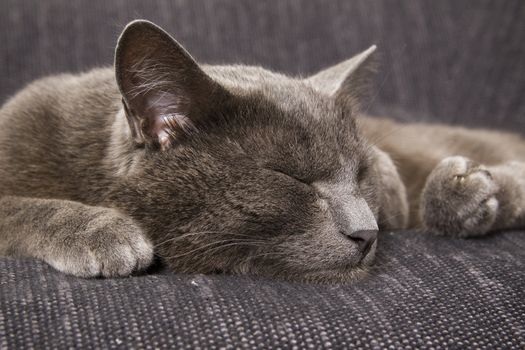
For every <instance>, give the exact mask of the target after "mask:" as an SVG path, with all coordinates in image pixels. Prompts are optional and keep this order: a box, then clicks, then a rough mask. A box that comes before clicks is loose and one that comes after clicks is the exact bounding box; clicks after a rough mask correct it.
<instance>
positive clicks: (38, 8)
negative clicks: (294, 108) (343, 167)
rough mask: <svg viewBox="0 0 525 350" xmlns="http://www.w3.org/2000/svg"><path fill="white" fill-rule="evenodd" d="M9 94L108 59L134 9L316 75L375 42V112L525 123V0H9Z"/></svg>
mask: <svg viewBox="0 0 525 350" xmlns="http://www.w3.org/2000/svg"><path fill="white" fill-rule="evenodd" d="M1 3H2V11H0V43H1V51H0V62H1V63H2V64H1V66H0V77H1V82H2V83H1V85H0V101H1V100H5V98H6V96H8V95H10V94H13V93H14V92H15V91H16V90H17V89H19V88H20V87H22V86H23V85H24V84H25V83H27V82H29V81H31V80H32V79H34V78H36V77H39V76H42V75H45V74H51V73H54V72H63V71H79V70H85V69H87V68H90V67H93V66H96V65H104V64H107V65H109V64H111V62H112V58H113V50H114V46H115V42H116V39H117V36H118V33H119V32H120V30H121V29H122V27H123V25H125V23H127V22H128V21H129V20H131V19H134V18H146V19H149V20H152V21H154V22H156V23H157V24H159V25H161V26H162V27H164V28H165V29H166V30H168V31H169V32H170V33H171V34H172V35H173V36H174V37H175V38H176V39H177V40H179V41H180V42H181V43H182V44H184V45H185V46H186V47H187V48H188V50H189V51H190V52H191V53H192V54H193V55H194V56H195V57H196V58H197V59H198V60H200V61H201V62H206V63H239V62H242V63H246V64H258V65H262V66H265V67H269V68H272V69H274V70H278V71H283V72H288V73H292V74H308V73H311V72H314V71H316V70H317V69H320V68H322V67H325V66H327V65H330V64H333V63H336V62H338V61H340V60H343V59H345V58H348V57H350V56H351V55H353V54H355V53H356V52H358V51H360V50H363V49H365V48H367V47H368V46H370V45H371V44H377V45H378V46H379V49H380V52H381V55H382V57H383V65H382V68H381V71H380V76H379V77H378V84H377V86H376V88H377V90H378V92H377V98H375V99H374V102H373V107H372V111H374V112H376V113H381V114H385V115H393V116H395V117H397V118H399V119H412V120H441V121H447V122H451V123H457V124H466V125H483V126H488V127H497V128H507V129H518V131H522V130H523V129H525V103H524V102H523V100H524V99H523V96H524V94H525V82H524V81H525V79H524V75H525V45H524V44H523V43H524V42H525V34H524V33H525V2H523V1H521V0H515V1H504V0H502V1H491V0H478V1H468V0H456V1H434V0H423V1H418V0H416V1H414V0H410V1H407V0H382V1H381V0H358V1H356V0H353V1H330V0H328V1H323V0H308V1H299V0H278V1H271V0H257V1H247V0H246V1H242V0H239V1H235V0H194V1H189V0H187V1H184V0H178V1H166V0H165V1H141V0H119V1H107V0H91V1H80V0H68V1H65V0H46V1H30V0H2V1H1Z"/></svg>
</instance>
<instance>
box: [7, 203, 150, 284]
mask: <svg viewBox="0 0 525 350" xmlns="http://www.w3.org/2000/svg"><path fill="white" fill-rule="evenodd" d="M0 255H11V256H26V257H35V258H38V259H42V260H44V261H45V262H47V263H49V264H50V265H52V266H53V267H55V268H56V269H57V270H60V271H62V272H65V273H69V274H72V275H75V276H81V277H96V276H104V277H113V276H127V275H129V274H131V273H132V272H133V271H138V270H142V269H144V268H146V267H147V266H149V265H150V263H151V261H152V259H153V247H152V244H151V243H150V241H149V240H148V238H146V236H145V235H144V234H143V233H142V231H141V229H140V228H139V227H138V226H137V225H136V224H135V223H134V222H133V220H132V219H131V218H129V217H127V216H125V215H123V214H121V213H119V212H118V211H117V210H114V209H109V208H103V207H93V206H88V205H84V204H81V203H78V202H72V201H66V200H54V199H37V198H22V197H14V196H5V197H2V198H0Z"/></svg>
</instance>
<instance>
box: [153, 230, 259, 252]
mask: <svg viewBox="0 0 525 350" xmlns="http://www.w3.org/2000/svg"><path fill="white" fill-rule="evenodd" d="M204 234H221V235H223V236H224V237H228V236H239V237H248V238H252V239H253V238H256V237H253V235H247V234H243V233H234V232H228V233H225V232H222V231H196V232H188V233H184V234H182V235H180V236H176V237H172V238H169V239H166V240H165V241H163V242H160V243H158V244H156V245H155V246H154V247H155V248H156V247H159V246H161V245H164V244H167V243H174V242H178V241H181V240H184V239H186V238H188V237H191V236H198V235H204Z"/></svg>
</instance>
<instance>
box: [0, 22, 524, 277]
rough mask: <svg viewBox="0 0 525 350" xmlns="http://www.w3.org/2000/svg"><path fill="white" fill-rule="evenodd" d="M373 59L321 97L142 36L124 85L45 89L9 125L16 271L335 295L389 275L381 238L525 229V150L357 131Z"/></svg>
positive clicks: (388, 124) (10, 250) (106, 73)
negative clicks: (235, 283) (296, 282)
mask: <svg viewBox="0 0 525 350" xmlns="http://www.w3.org/2000/svg"><path fill="white" fill-rule="evenodd" d="M145 39H147V40H145ZM129 42H130V43H133V44H134V45H133V46H130V45H128V43H129ZM159 48H162V50H160V49H159ZM161 51H162V52H161ZM164 51H165V52H164ZM168 54H169V56H168ZM370 54H371V51H369V52H365V53H364V54H361V56H356V58H354V59H353V61H352V60H349V61H347V62H343V63H342V64H341V65H338V66H336V67H333V68H330V69H328V70H326V71H323V72H320V73H319V74H318V75H316V76H314V77H311V78H309V79H306V80H301V79H293V78H288V77H285V76H283V75H280V74H276V73H271V72H269V71H266V70H263V69H261V68H255V67H246V66H201V67H200V68H198V66H196V64H195V63H194V62H193V60H192V59H191V57H189V55H187V53H186V52H185V51H183V49H182V48H180V47H179V46H177V45H176V44H174V43H173V42H171V38H169V37H167V36H166V35H165V33H163V32H161V31H160V29H158V28H156V27H155V26H153V25H151V24H149V23H147V22H134V24H132V25H130V26H129V27H128V28H127V31H126V32H125V34H124V35H123V37H122V38H121V40H120V43H119V48H118V49H117V60H116V69H117V77H116V79H115V71H114V70H113V69H109V68H108V69H97V70H94V71H91V72H88V73H85V74H82V75H60V76H55V77H51V78H46V79H43V80H40V81H37V82H35V83H33V84H31V85H30V86H29V87H27V88H26V89H24V90H23V91H22V92H20V93H19V94H18V95H16V96H15V97H14V98H12V99H11V100H10V101H8V102H7V103H6V104H5V105H4V106H3V107H2V109H1V110H0V254H11V255H26V256H34V257H37V258H41V259H43V260H45V261H47V262H49V263H50V264H52V265H53V266H55V267H57V268H58V269H60V270H62V271H65V272H68V273H73V274H76V275H80V276H97V275H103V276H116V275H127V274H129V273H131V272H132V271H134V270H140V269H143V268H145V267H146V266H148V265H149V264H150V262H151V260H152V257H153V251H155V252H156V253H157V254H158V255H160V256H162V257H163V258H164V259H165V261H166V262H167V263H168V265H169V266H171V267H172V268H173V269H175V270H177V271H185V272H204V273H207V272H215V271H224V272H233V273H255V274H263V275H271V276H280V277H285V278H292V279H300V280H317V281H328V280H329V281H334V280H348V279H350V278H353V277H354V276H355V274H356V273H357V272H358V271H360V270H362V268H364V267H366V266H367V265H369V264H370V263H371V262H372V260H373V254H374V251H375V249H376V245H377V243H376V239H375V235H376V232H377V229H378V224H379V228H385V229H387V228H388V229H395V228H403V227H405V226H406V225H407V222H408V221H410V226H419V225H420V224H421V223H422V224H423V226H424V227H425V228H426V229H427V230H430V231H432V230H435V231H437V232H438V233H441V234H450V235H463V236H468V235H476V234H484V233H486V232H487V231H489V230H492V229H495V228H502V227H516V226H519V225H523V223H524V219H525V215H524V213H525V209H524V208H525V166H524V165H523V164H524V163H519V162H515V163H512V165H506V164H507V162H509V161H521V162H525V142H524V141H523V139H521V138H520V137H519V136H515V135H511V134H506V133H497V132H488V131H474V130H466V129H460V128H449V127H444V126H430V125H400V124H396V123H394V122H393V121H389V120H380V119H375V118H368V117H360V118H359V120H358V123H359V124H361V127H360V129H361V130H362V133H360V132H358V131H357V128H356V125H355V122H354V121H353V119H352V118H351V115H355V110H354V107H355V106H354V105H355V103H356V101H355V100H356V98H357V96H355V94H354V92H356V91H358V86H357V85H356V84H357V83H358V82H359V81H360V80H361V79H362V76H361V75H362V74H364V72H361V71H363V70H364V69H363V68H361V66H362V65H364V63H365V61H366V60H367V58H368V56H369V55H370ZM140 55H143V56H141V57H138V56H140ZM137 57H138V58H137ZM153 59H155V62H153V63H151V62H150V60H151V61H153ZM201 69H202V70H201ZM360 70H361V71H360ZM173 72H175V73H177V74H178V75H179V76H182V77H183V79H175V80H173V79H174V77H172V74H173ZM175 78H177V77H176V76H175ZM122 99H123V101H122ZM123 102H124V105H123ZM345 114H349V115H350V116H345ZM363 135H364V136H363ZM381 150H382V151H381ZM385 152H386V153H385ZM387 154H388V155H387ZM457 155H461V156H464V157H467V158H469V159H472V160H473V161H475V162H476V163H473V162H470V161H466V158H460V157H455V158H447V157H450V156H457ZM391 159H393V160H394V162H395V164H396V165H397V170H396V167H395V166H394V164H393V163H392V160H391ZM443 159H445V160H444V161H443ZM440 162H441V163H440ZM478 163H480V164H485V165H487V166H492V167H489V168H488V170H486V169H485V168H484V167H481V166H478ZM501 164H504V165H501ZM398 171H399V174H400V176H399V174H398ZM431 173H432V174H431ZM429 174H431V175H430V176H429ZM405 187H406V189H407V190H405ZM407 193H408V195H407ZM421 193H423V196H421ZM420 197H422V198H421V199H420ZM444 198H445V199H446V201H444ZM447 201H449V202H450V205H447V204H446V202H447ZM407 205H409V206H410V209H411V210H410V213H409V210H408V208H407ZM420 218H422V221H423V222H421V219H420Z"/></svg>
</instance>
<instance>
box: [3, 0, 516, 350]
mask: <svg viewBox="0 0 525 350" xmlns="http://www.w3.org/2000/svg"><path fill="white" fill-rule="evenodd" d="M139 17H143V18H147V19H150V20H153V21H155V22H157V23H158V24H160V25H161V26H163V27H165V28H166V29H167V30H168V31H170V32H171V33H172V34H173V35H174V36H175V38H177V39H178V40H180V41H181V42H182V43H183V44H184V45H186V46H187V48H188V49H189V50H190V52H192V54H193V55H194V56H195V57H196V58H198V59H199V60H201V61H203V62H215V63H232V62H244V63H252V64H260V65H263V66H267V67H270V68H273V69H275V70H280V71H285V72H290V73H301V74H307V73H310V72H314V71H315V70H317V69H319V68H321V67H324V66H326V65H329V64H332V63H336V62H338V61H339V60H342V59H344V58H347V57H349V56H351V55H352V54H354V53H356V52H358V51H359V50H362V49H364V48H366V47H368V46H369V45H370V44H372V43H376V44H378V45H379V47H380V49H381V51H382V54H383V58H384V64H383V70H382V72H381V73H380V76H379V78H378V87H379V86H381V89H379V93H378V95H377V98H375V100H374V103H373V106H372V110H374V111H376V112H382V113H384V114H388V115H394V116H396V117H397V118H400V119H406V120H409V119H412V120H441V121H449V122H454V123H459V124H468V125H483V126H489V127H498V128H508V129H512V130H515V131H517V132H521V133H523V132H524V129H525V128H524V125H525V124H524V123H525V116H524V111H525V103H524V98H523V96H524V86H525V83H524V74H525V49H524V47H525V45H524V44H523V43H524V42H525V2H524V1H522V0H515V1H503V0H499V1H479V0H478V1H466V0H464V1H458V0H440V1H434V0H425V1H419V0H410V1H408V0H407V1H395V0H384V1H378V0H361V1H346V0H333V1H332V0H327V1H320V0H308V1H306V0H305V1H292V0H275V1H261V0H254V1H234V0H199V1H196V0H179V1H140V0H134V1H129V0H119V1H107V0H106V1H103V0H92V1H87V0H86V1H78V0H45V1H44V0H42V1H36V0H35V1H28V0H0V100H5V98H6V97H7V96H8V95H10V94H12V93H13V92H14V91H15V90H16V89H18V88H20V87H21V86H23V85H24V84H26V83H27V82H29V81H31V80H32V79H34V78H36V77H38V76H41V75H44V74H50V73H53V72H61V71H66V70H67V71H78V70H83V69H87V68H89V67H92V66H94V65H99V64H110V63H111V61H112V54H113V49H114V44H115V41H116V38H117V35H118V32H119V31H120V30H121V28H122V26H123V25H124V24H125V23H126V22H127V21H128V20H130V19H132V18H139ZM379 255H380V258H379V259H378V263H377V265H376V268H375V270H374V271H373V272H372V273H371V275H370V276H369V277H368V278H366V279H363V280H361V281H358V282H356V283H354V284H351V285H335V286H318V285H308V284H297V283H287V282H283V281H272V280H267V279H264V278H255V277H249V276H202V275H179V274H173V273H170V272H167V271H152V272H151V274H149V275H145V276H137V277H132V278H125V279H113V280H102V279H100V280H83V279H78V278H74V277H71V276H66V275H63V274H61V273H59V272H57V271H55V270H53V269H52V268H50V267H49V266H47V265H46V264H43V263H41V262H38V261H35V260H31V259H12V258H0V349H19V348H111V349H118V348H122V349H128V348H163V349H172V348H177V349H182V348H187V349H190V348H201V349H205V348H219V347H224V348H229V349H233V348H261V349H268V348H278V347H280V348H294V347H296V348H301V349H302V348H315V349H318V348H348V347H351V346H352V347H355V348H365V349H379V348H395V349H399V348H406V349H411V348H412V349H414V348H418V349H422V348H428V349H444V348H453V349H454V348H456V349H464V348H481V349H492V348H496V347H500V348H507V349H512V348H515V349H518V348H520V349H523V348H525V316H524V315H525V272H524V271H525V266H524V265H525V232H523V231H516V232H504V233H497V234H494V235H490V236H488V237H484V238H480V239H471V240H454V239H446V238H437V237H432V236H428V235H422V234H421V233H418V232H396V233H389V232H384V233H382V234H381V235H380V237H379Z"/></svg>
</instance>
